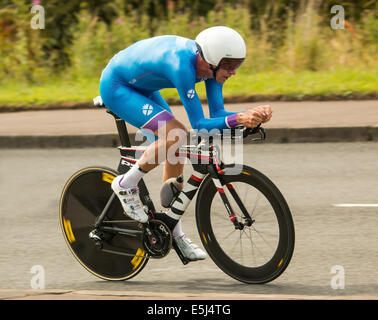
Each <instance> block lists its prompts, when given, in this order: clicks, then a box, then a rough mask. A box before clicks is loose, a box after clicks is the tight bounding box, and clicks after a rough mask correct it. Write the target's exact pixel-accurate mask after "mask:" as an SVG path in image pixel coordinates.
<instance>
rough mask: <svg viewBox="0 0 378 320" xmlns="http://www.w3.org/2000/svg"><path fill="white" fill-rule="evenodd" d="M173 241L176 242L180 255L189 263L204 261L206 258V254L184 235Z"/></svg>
mask: <svg viewBox="0 0 378 320" xmlns="http://www.w3.org/2000/svg"><path fill="white" fill-rule="evenodd" d="M173 240H174V241H175V242H176V244H177V246H178V247H179V249H180V250H181V252H182V254H183V255H184V256H185V257H186V258H187V259H189V260H190V261H197V260H204V259H205V258H206V257H207V255H206V253H205V252H204V251H203V250H202V249H201V248H200V247H199V246H197V245H196V244H194V243H193V242H192V240H190V239H189V238H188V237H187V236H186V234H183V235H181V236H178V237H176V238H174V239H173Z"/></svg>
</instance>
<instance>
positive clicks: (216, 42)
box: [100, 26, 272, 261]
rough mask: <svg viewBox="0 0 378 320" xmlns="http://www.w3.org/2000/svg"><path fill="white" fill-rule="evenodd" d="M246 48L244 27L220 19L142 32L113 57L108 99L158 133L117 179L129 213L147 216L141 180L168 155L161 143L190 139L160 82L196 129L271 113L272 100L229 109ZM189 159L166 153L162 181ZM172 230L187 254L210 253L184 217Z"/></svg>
mask: <svg viewBox="0 0 378 320" xmlns="http://www.w3.org/2000/svg"><path fill="white" fill-rule="evenodd" d="M245 56H246V46H245V42H244V40H243V38H242V37H241V36H240V34H239V33H238V32H236V31H235V30H233V29H231V28H228V27H225V26H217V27H211V28H208V29H205V30H203V31H202V32H200V33H199V34H198V36H197V37H196V39H195V40H191V39H187V38H183V37H179V36H173V35H166V36H157V37H153V38H149V39H145V40H141V41H138V42H136V43H135V44H133V45H131V46H130V47H127V48H126V49H124V50H122V51H120V52H119V53H117V54H116V55H115V56H114V57H113V58H112V59H111V60H110V62H109V63H108V65H107V66H106V67H105V69H104V70H103V72H102V75H101V80H100V94H101V97H102V100H103V101H104V103H105V105H106V106H107V107H108V108H109V109H110V110H111V111H112V112H114V113H115V114H117V115H118V116H119V117H120V118H122V119H123V120H125V121H126V122H128V123H129V124H131V125H133V126H135V127H137V128H140V129H141V130H142V132H144V134H145V135H146V136H147V137H150V139H149V140H152V141H153V142H152V143H151V144H150V145H149V146H148V148H147V150H146V151H145V152H144V153H143V155H142V157H141V158H140V159H139V160H138V162H137V163H136V165H135V166H133V167H132V168H131V169H130V170H129V171H128V172H127V173H126V174H124V175H120V176H118V177H116V178H115V179H114V180H113V183H112V189H113V190H114V192H115V193H116V194H117V196H118V197H119V199H120V201H121V203H122V206H123V209H124V211H125V213H126V214H127V215H128V216H129V217H131V218H132V219H135V220H137V221H140V222H142V223H144V222H146V221H147V220H148V216H147V214H146V213H145V211H144V210H143V207H142V204H141V202H140V199H139V190H138V187H137V185H138V182H139V180H140V179H141V178H142V177H143V176H144V175H145V174H146V173H147V172H149V171H151V170H152V169H153V168H155V167H156V166H158V165H159V163H161V162H162V161H163V160H162V159H161V157H159V151H160V152H161V150H163V152H164V153H165V155H166V153H167V151H168V150H169V148H170V147H171V146H173V147H174V148H176V150H177V149H178V148H179V146H180V145H183V144H185V142H186V137H187V129H186V128H185V126H184V125H183V124H182V123H181V122H180V121H178V120H177V119H176V118H175V117H174V115H173V113H172V110H171V109H170V107H169V106H168V104H167V103H166V102H165V100H164V99H163V97H162V96H161V94H160V92H159V90H160V89H163V88H176V89H177V91H178V94H179V96H180V99H181V101H182V103H183V105H184V108H185V110H186V112H187V114H188V118H189V122H190V125H191V126H192V128H193V129H198V130H201V129H207V130H211V129H214V128H217V129H220V130H222V129H227V128H231V127H235V126H237V125H243V126H245V127H256V126H257V125H258V124H260V123H264V122H267V121H269V120H270V118H271V116H272V109H271V108H270V106H259V107H256V108H254V109H249V110H246V111H241V112H229V111H226V110H225V109H224V104H223V96H222V87H223V83H224V82H225V81H226V80H227V79H228V78H229V77H231V76H232V75H234V74H235V73H236V70H237V68H238V67H240V65H241V64H242V63H243V61H244V59H245ZM200 81H205V86H206V94H207V100H208V104H209V111H210V118H205V117H204V113H203V109H202V106H201V102H200V99H199V97H198V95H197V93H196V90H195V84H196V83H197V82H200ZM173 131H174V132H175V134H174V138H173V139H172V138H170V139H168V138H169V137H170V136H169V135H168V133H169V132H173ZM151 133H153V135H152V139H151ZM167 137H168V138H167ZM183 165H184V163H183V161H175V162H171V161H165V165H164V173H163V182H164V181H166V180H167V179H169V178H171V177H177V176H179V175H181V174H182V173H183V169H184V168H183ZM172 235H173V239H174V241H175V242H176V243H177V245H178V247H179V248H180V249H181V251H182V252H183V254H184V255H185V256H186V257H187V258H188V259H189V260H191V261H195V260H202V259H205V257H206V254H205V252H204V251H203V250H202V249H201V248H199V247H198V246H197V245H195V244H194V243H193V242H192V241H191V240H190V239H189V238H188V237H187V236H186V235H185V233H184V232H183V231H182V227H181V220H178V221H177V224H176V226H175V228H174V229H173V231H172Z"/></svg>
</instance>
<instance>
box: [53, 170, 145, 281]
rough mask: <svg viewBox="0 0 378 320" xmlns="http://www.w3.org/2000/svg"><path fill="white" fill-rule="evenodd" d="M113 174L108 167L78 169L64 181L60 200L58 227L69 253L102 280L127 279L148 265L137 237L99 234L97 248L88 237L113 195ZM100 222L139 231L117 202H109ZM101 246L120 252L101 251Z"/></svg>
mask: <svg viewBox="0 0 378 320" xmlns="http://www.w3.org/2000/svg"><path fill="white" fill-rule="evenodd" d="M117 175H118V173H117V172H116V171H114V170H112V169H109V168H103V167H91V168H85V169H82V170H80V171H78V172H76V173H75V174H74V175H73V176H72V177H71V178H70V179H69V180H68V182H67V183H66V185H65V186H64V189H63V192H62V196H61V199H60V212H59V218H60V225H61V228H62V232H63V235H64V238H65V240H66V243H67V245H68V247H69V249H70V251H71V252H72V254H73V255H74V256H75V258H76V259H77V260H78V261H79V262H80V264H81V265H82V266H84V267H85V268H86V269H87V270H88V271H89V272H90V273H92V274H94V275H96V276H98V277H100V278H102V279H106V280H126V279H130V278H132V277H134V276H135V275H136V274H138V273H139V272H140V271H141V270H142V269H143V268H144V267H145V265H146V263H147V262H148V255H147V254H146V252H145V251H144V250H143V248H144V247H143V243H142V241H141V240H140V239H138V238H137V237H132V236H125V235H121V234H116V233H103V234H102V236H103V243H101V245H99V243H96V242H95V241H93V239H91V238H90V237H89V234H90V233H91V231H93V229H94V226H95V223H96V219H97V218H98V217H99V216H100V214H101V212H102V211H103V209H104V208H105V206H106V205H107V204H108V201H109V199H110V198H111V196H112V194H113V191H112V189H111V183H112V181H113V179H114V178H115V177H116V176H117ZM104 223H105V224H106V226H108V227H118V228H125V227H127V229H128V230H135V231H140V227H139V226H138V223H136V222H135V221H134V220H131V219H129V218H128V217H127V216H126V215H125V214H123V209H122V206H121V203H120V202H119V201H118V199H116V201H111V203H110V205H109V207H108V210H107V214H106V219H105V222H104ZM103 246H104V247H103ZM105 247H106V248H108V247H110V248H122V249H123V251H121V252H120V250H114V249H113V250H104V248H105Z"/></svg>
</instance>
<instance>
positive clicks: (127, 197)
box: [112, 176, 148, 223]
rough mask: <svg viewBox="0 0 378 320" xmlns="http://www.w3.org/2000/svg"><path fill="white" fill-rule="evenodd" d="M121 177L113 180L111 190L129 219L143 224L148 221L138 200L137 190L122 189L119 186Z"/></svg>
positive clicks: (133, 188)
mask: <svg viewBox="0 0 378 320" xmlns="http://www.w3.org/2000/svg"><path fill="white" fill-rule="evenodd" d="M121 179H122V176H118V177H116V178H114V180H113V182H112V189H113V191H114V192H115V194H116V195H117V196H118V198H119V200H120V201H121V204H122V207H123V210H124V211H125V213H126V215H127V216H129V217H130V218H131V219H133V220H136V221H139V222H142V223H145V222H147V221H148V215H147V214H146V212H145V211H144V209H143V205H142V203H141V201H140V199H139V188H138V187H136V186H135V187H131V188H127V189H124V188H122V187H121V186H120V185H119V181H120V180H121Z"/></svg>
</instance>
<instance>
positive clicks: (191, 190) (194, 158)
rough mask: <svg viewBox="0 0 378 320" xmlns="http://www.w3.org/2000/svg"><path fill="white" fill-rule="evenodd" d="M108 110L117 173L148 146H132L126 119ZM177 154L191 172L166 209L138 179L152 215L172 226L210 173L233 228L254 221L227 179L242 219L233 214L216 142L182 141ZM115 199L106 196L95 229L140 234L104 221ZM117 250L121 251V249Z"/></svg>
mask: <svg viewBox="0 0 378 320" xmlns="http://www.w3.org/2000/svg"><path fill="white" fill-rule="evenodd" d="M107 112H108V113H110V114H111V115H113V116H114V118H115V121H116V125H117V130H118V135H119V138H120V142H121V146H120V147H118V148H119V149H120V154H121V159H120V162H119V165H118V172H119V173H120V174H123V173H126V172H127V171H128V170H129V168H130V167H132V166H133V165H134V164H135V163H136V162H137V161H138V159H139V155H141V154H142V153H143V152H144V151H145V150H146V149H147V146H131V143H130V138H129V135H128V131H127V127H126V123H125V122H124V121H123V120H122V119H121V118H119V117H118V116H117V115H115V114H114V113H112V112H111V111H110V110H107ZM176 156H180V157H187V158H188V159H189V160H190V162H191V164H192V167H193V169H194V172H193V173H192V174H191V176H190V177H189V179H188V181H187V183H186V184H185V185H184V188H183V190H182V191H181V192H180V193H179V194H178V196H177V198H176V199H175V200H174V202H173V203H172V206H171V207H170V208H169V210H168V212H166V213H164V214H162V213H161V212H157V211H156V209H155V206H154V203H153V201H152V199H151V197H150V194H149V191H148V188H147V186H146V184H145V182H144V180H143V179H141V181H140V182H139V184H138V187H139V190H140V196H141V201H142V203H143V204H144V205H145V206H146V207H147V211H148V213H149V214H150V215H151V217H152V218H159V219H161V220H163V222H165V223H166V224H167V225H168V226H169V227H170V228H171V230H172V229H173V228H174V226H175V225H176V224H177V222H178V221H179V219H180V218H181V217H182V215H183V214H184V212H185V210H186V209H187V207H188V206H189V204H190V202H191V201H192V200H193V198H194V196H195V195H196V193H197V191H198V189H199V187H200V185H201V183H202V181H203V180H204V178H205V177H206V176H207V175H210V177H211V178H212V181H213V182H214V185H215V187H216V189H217V191H218V192H219V194H220V197H221V199H222V201H223V203H224V206H225V208H226V210H227V213H228V217H229V220H230V221H231V222H232V223H233V224H234V227H235V229H240V230H242V229H243V228H244V226H245V225H247V226H250V225H251V224H252V223H253V220H252V218H251V216H250V215H249V213H248V211H247V210H246V208H245V207H244V205H243V203H242V201H241V199H240V198H239V196H238V194H237V192H236V191H235V189H234V187H233V185H232V184H230V183H228V184H226V188H227V189H228V190H229V192H230V193H231V195H232V197H233V198H234V199H235V201H236V203H237V204H238V206H239V208H240V210H241V211H242V213H243V215H244V217H243V218H244V219H245V223H242V222H239V221H238V219H237V217H236V215H235V214H234V211H233V209H232V207H231V204H230V202H229V200H228V198H227V196H226V194H225V189H224V187H223V183H222V175H223V172H224V170H223V168H224V164H223V162H222V161H221V159H220V158H219V148H218V146H217V145H213V144H212V142H209V140H203V141H201V143H199V144H198V145H184V146H182V147H181V148H179V150H178V152H176ZM114 199H116V195H115V194H114V193H113V194H112V196H111V197H110V198H109V200H108V202H107V204H106V206H105V207H104V209H103V211H102V213H101V214H100V216H99V217H98V219H97V221H96V223H95V229H98V230H102V231H106V232H110V233H121V234H124V235H128V236H133V237H142V234H143V232H142V231H138V230H128V229H123V228H115V227H110V226H104V225H103V224H104V223H106V222H105V221H104V219H105V217H106V213H107V210H108V208H109V207H110V205H111V204H112V202H113V201H114ZM173 246H174V248H175V249H176V252H177V253H178V255H179V257H180V258H181V260H182V262H183V263H184V264H187V263H188V262H189V261H188V260H187V259H186V258H185V257H183V256H182V255H181V252H180V250H177V248H176V246H175V242H173ZM117 249H120V248H117ZM108 251H109V250H108ZM113 252H114V251H113ZM119 253H120V254H122V253H121V252H119ZM123 254H126V255H128V253H127V252H124V253H123Z"/></svg>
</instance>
